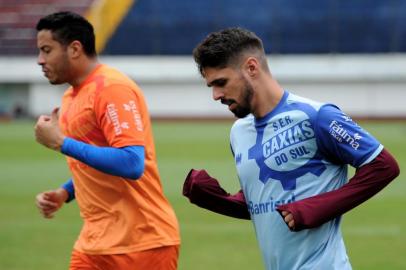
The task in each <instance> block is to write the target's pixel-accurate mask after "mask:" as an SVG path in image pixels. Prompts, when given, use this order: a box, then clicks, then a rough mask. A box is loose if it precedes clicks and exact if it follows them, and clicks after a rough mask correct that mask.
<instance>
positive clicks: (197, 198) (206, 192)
mask: <svg viewBox="0 0 406 270" xmlns="http://www.w3.org/2000/svg"><path fill="white" fill-rule="evenodd" d="M183 195H184V196H186V197H188V198H189V200H190V202H191V203H193V204H196V205H198V206H200V207H202V208H205V209H208V210H210V211H213V212H216V213H219V214H222V215H226V216H230V217H235V218H240V219H250V214H249V212H248V207H247V205H246V202H245V198H244V194H243V192H242V191H241V190H240V191H239V192H238V193H237V194H235V195H230V194H229V193H227V192H226V191H225V190H224V189H222V188H221V187H220V184H219V182H218V181H217V180H216V179H215V178H213V177H211V176H210V175H208V173H207V172H206V171H205V170H193V169H192V170H190V172H189V174H188V175H187V177H186V180H185V183H184V185H183Z"/></svg>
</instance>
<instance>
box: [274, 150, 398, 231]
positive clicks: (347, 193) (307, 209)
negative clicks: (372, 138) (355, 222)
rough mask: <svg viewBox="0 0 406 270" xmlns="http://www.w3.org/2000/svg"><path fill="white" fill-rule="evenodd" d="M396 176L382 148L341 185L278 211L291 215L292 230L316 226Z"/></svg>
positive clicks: (339, 213)
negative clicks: (292, 221)
mask: <svg viewBox="0 0 406 270" xmlns="http://www.w3.org/2000/svg"><path fill="white" fill-rule="evenodd" d="M398 175H399V166H398V164H397V162H396V160H395V159H394V158H393V157H392V155H391V154H390V153H389V152H388V151H386V150H385V149H383V150H382V152H381V153H380V154H379V155H378V156H377V157H376V158H375V159H374V160H373V161H372V162H370V163H368V164H366V165H364V166H362V167H361V168H358V169H357V171H356V173H355V175H354V176H353V177H352V178H351V179H350V181H349V182H348V183H347V184H345V185H343V186H342V187H341V188H339V189H337V190H334V191H330V192H327V193H323V194H320V195H317V196H314V197H310V198H307V199H304V200H300V201H296V202H293V203H290V204H285V205H281V206H279V207H278V211H279V212H280V213H281V212H282V211H288V212H290V213H292V214H293V219H294V222H295V228H294V231H299V230H302V229H308V228H314V227H318V226H320V225H321V224H323V223H325V222H327V221H329V220H331V219H333V218H335V217H338V216H340V215H342V214H344V213H346V212H347V211H349V210H351V209H353V208H354V207H356V206H357V205H359V204H361V203H363V202H365V201H366V200H368V199H369V198H371V197H372V196H373V195H375V194H376V193H378V192H379V191H380V190H382V189H383V188H384V187H385V186H386V185H388V184H389V183H390V182H391V181H392V180H393V179H395V178H396V177H397V176H398Z"/></svg>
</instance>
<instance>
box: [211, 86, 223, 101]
mask: <svg viewBox="0 0 406 270" xmlns="http://www.w3.org/2000/svg"><path fill="white" fill-rule="evenodd" d="M222 97H224V94H223V92H222V91H221V90H220V89H218V88H217V87H213V99H214V100H219V99H221V98H222Z"/></svg>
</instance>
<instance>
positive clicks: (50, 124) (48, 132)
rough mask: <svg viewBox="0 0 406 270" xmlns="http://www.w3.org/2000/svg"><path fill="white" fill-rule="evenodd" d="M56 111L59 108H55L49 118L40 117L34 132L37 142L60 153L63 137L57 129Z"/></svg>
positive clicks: (45, 116) (46, 116)
mask: <svg viewBox="0 0 406 270" xmlns="http://www.w3.org/2000/svg"><path fill="white" fill-rule="evenodd" d="M58 111H59V108H55V109H54V110H53V111H52V114H51V116H48V115H41V116H40V117H39V118H38V121H37V123H36V125H35V127H34V130H35V138H36V140H37V142H39V143H40V144H42V145H44V146H46V147H48V148H51V149H53V150H56V151H61V147H62V144H63V140H64V138H65V136H64V135H63V134H62V131H61V130H60V128H59V123H58Z"/></svg>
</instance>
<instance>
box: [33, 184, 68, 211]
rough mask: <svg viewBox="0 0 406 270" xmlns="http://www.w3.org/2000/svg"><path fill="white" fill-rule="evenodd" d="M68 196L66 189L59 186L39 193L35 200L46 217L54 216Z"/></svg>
mask: <svg viewBox="0 0 406 270" xmlns="http://www.w3.org/2000/svg"><path fill="white" fill-rule="evenodd" d="M68 196H69V195H68V192H67V191H66V190H65V189H63V188H58V189H55V190H50V191H45V192H42V193H40V194H38V195H37V196H36V198H35V201H36V205H37V207H38V209H39V212H40V213H41V214H42V216H43V217H44V218H53V217H54V214H55V212H56V211H58V210H59V208H61V207H62V205H63V204H64V202H65V201H66V200H67V199H68Z"/></svg>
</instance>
